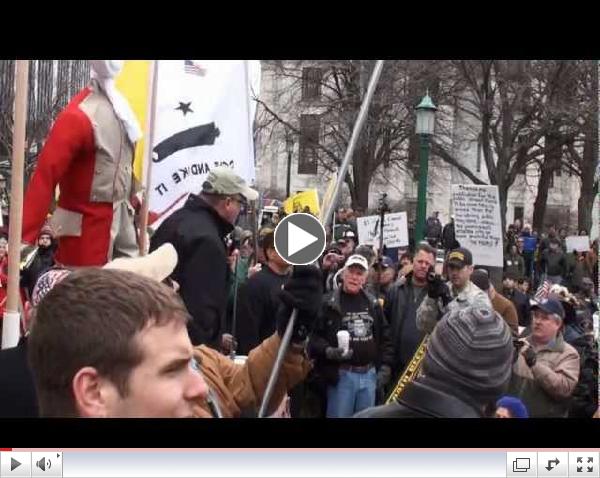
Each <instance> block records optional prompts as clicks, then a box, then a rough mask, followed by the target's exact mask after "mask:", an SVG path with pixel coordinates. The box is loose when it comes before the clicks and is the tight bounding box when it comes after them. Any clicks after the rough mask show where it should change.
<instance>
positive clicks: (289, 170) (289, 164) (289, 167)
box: [285, 151, 292, 198]
mask: <svg viewBox="0 0 600 478" xmlns="http://www.w3.org/2000/svg"><path fill="white" fill-rule="evenodd" d="M287 160H288V161H287V182H286V184H285V197H286V198H289V197H290V182H291V179H292V152H291V151H288V158H287Z"/></svg>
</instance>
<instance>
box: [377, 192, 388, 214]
mask: <svg viewBox="0 0 600 478" xmlns="http://www.w3.org/2000/svg"><path fill="white" fill-rule="evenodd" d="M378 203H379V213H380V214H381V213H386V212H390V207H389V205H388V203H387V193H385V192H383V191H382V192H380V193H379V200H378Z"/></svg>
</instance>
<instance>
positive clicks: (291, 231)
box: [275, 213, 325, 266]
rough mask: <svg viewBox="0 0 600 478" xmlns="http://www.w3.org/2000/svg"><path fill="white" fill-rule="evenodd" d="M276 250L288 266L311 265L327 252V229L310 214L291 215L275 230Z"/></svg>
mask: <svg viewBox="0 0 600 478" xmlns="http://www.w3.org/2000/svg"><path fill="white" fill-rule="evenodd" d="M275 250H276V251H277V254H279V255H280V256H281V257H282V259H283V260H284V261H286V262H287V263H288V264H292V265H295V266H303V265H306V264H311V263H312V262H314V261H316V260H317V259H318V258H319V257H321V254H323V251H324V250H325V229H323V226H322V225H321V223H320V222H319V220H318V219H317V218H316V217H314V216H312V215H310V214H304V213H295V214H290V215H289V216H286V217H285V218H283V219H282V220H281V222H280V223H279V224H278V225H277V227H276V228H275Z"/></svg>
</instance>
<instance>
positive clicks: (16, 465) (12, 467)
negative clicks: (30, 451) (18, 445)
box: [10, 457, 21, 471]
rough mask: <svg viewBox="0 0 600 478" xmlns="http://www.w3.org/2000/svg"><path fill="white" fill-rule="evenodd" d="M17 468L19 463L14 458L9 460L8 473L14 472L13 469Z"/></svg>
mask: <svg viewBox="0 0 600 478" xmlns="http://www.w3.org/2000/svg"><path fill="white" fill-rule="evenodd" d="M19 466H21V462H20V461H17V460H15V459H14V458H12V457H11V459H10V471H14V470H15V468H18V467H19Z"/></svg>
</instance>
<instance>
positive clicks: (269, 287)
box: [235, 231, 291, 355]
mask: <svg viewBox="0 0 600 478" xmlns="http://www.w3.org/2000/svg"><path fill="white" fill-rule="evenodd" d="M262 248H263V251H264V254H265V257H266V264H265V265H264V266H263V267H262V268H261V270H260V271H258V272H257V273H256V274H254V275H253V276H252V277H250V278H249V279H248V280H247V282H246V283H245V284H244V285H243V286H242V287H241V288H240V291H239V294H240V297H239V300H238V318H237V324H236V325H237V327H236V329H237V330H236V333H235V338H236V339H237V341H238V347H237V351H238V352H239V353H240V354H242V355H248V352H250V350H252V349H253V348H254V347H257V346H258V345H259V344H260V343H261V342H262V341H263V340H265V339H266V338H268V337H270V336H271V335H273V332H275V328H276V320H275V319H276V316H277V309H278V308H279V304H280V300H279V293H280V292H281V288H282V287H283V285H284V284H285V283H286V281H287V280H288V278H289V273H290V270H291V266H290V265H289V264H288V263H287V262H285V260H283V259H282V258H281V256H280V255H279V254H278V253H277V251H276V250H275V233H274V231H271V232H269V233H267V234H266V235H265V236H264V237H263V240H262Z"/></svg>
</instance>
